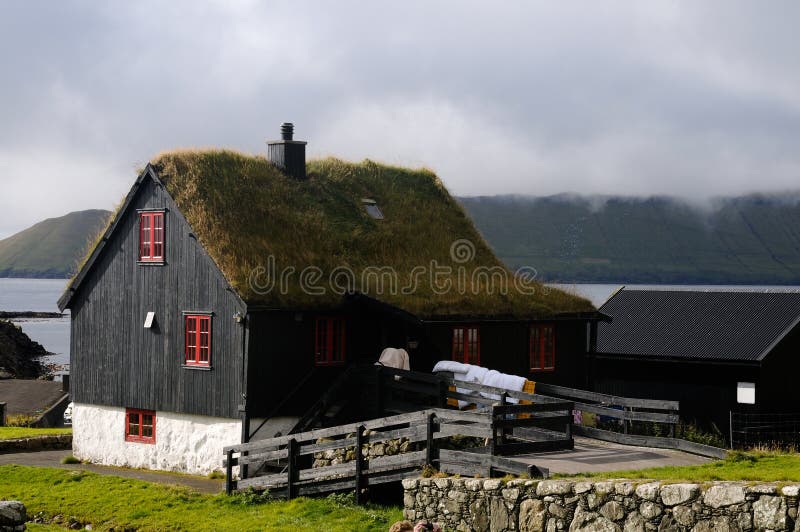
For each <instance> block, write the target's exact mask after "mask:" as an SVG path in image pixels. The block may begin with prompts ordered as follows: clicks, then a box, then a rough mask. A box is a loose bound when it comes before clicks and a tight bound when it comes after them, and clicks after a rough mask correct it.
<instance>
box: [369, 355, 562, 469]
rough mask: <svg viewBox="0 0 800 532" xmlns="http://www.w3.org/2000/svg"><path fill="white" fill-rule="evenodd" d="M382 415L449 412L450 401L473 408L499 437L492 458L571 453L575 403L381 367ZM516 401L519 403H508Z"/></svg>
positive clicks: (379, 382) (379, 372)
mask: <svg viewBox="0 0 800 532" xmlns="http://www.w3.org/2000/svg"><path fill="white" fill-rule="evenodd" d="M377 386H378V391H377V403H378V405H379V409H380V410H379V411H380V412H381V413H384V412H387V413H388V412H404V411H411V410H413V409H418V408H420V406H419V405H420V403H425V404H428V405H435V406H437V407H439V408H446V407H447V405H448V399H451V400H455V401H463V402H466V403H470V404H474V405H475V410H474V411H476V412H482V413H490V414H491V415H492V420H493V421H492V427H493V428H494V429H496V433H497V438H496V439H495V440H494V441H493V443H492V454H495V455H510V454H522V453H534V452H546V451H556V450H565V449H572V448H573V446H574V442H573V439H572V430H571V429H572V409H573V408H574V403H573V402H571V401H567V400H563V399H555V398H552V397H545V396H542V395H539V394H529V393H526V392H520V391H514V390H507V389H505V388H496V387H493V386H486V385H483V384H478V383H474V382H462V381H456V380H454V379H453V378H452V377H451V376H449V374H446V373H444V372H442V373H439V374H435V375H434V374H428V373H419V372H414V371H404V370H399V369H394V368H387V367H381V368H379V369H378V378H377ZM509 399H515V400H517V401H518V402H519V404H510V402H509Z"/></svg>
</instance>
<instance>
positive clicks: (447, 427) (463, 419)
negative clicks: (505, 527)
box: [223, 405, 548, 499]
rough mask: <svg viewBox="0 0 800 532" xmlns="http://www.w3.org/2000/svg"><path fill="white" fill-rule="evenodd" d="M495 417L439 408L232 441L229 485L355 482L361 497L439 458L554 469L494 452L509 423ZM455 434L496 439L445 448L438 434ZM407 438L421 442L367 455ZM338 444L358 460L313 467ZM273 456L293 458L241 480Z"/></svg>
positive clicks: (456, 467) (295, 491)
mask: <svg viewBox="0 0 800 532" xmlns="http://www.w3.org/2000/svg"><path fill="white" fill-rule="evenodd" d="M523 406H531V405H523ZM506 408H508V407H506ZM520 411H526V410H525V409H522V410H520ZM509 414H510V415H515V413H509V412H507V411H505V410H502V411H498V414H497V415H498V416H501V415H509ZM494 419H495V414H494V413H491V414H490V413H473V412H460V411H457V410H446V409H439V408H434V409H425V410H420V411H417V412H412V413H407V414H400V415H396V416H388V417H383V418H379V419H373V420H369V421H364V422H360V423H351V424H347V425H341V426H338V427H330V428H324V429H317V430H311V431H307V432H302V433H298V434H291V435H287V436H280V437H277V438H270V439H266V440H259V441H255V442H251V443H245V444H241V445H233V446H230V447H226V448H225V449H224V452H225V460H224V461H223V466H224V467H225V470H226V481H225V489H226V492H227V493H231V492H233V491H234V490H245V489H248V488H253V489H257V490H265V489H266V490H269V491H270V494H272V495H274V496H278V497H280V496H283V497H287V498H292V497H295V496H298V495H313V494H319V493H326V492H332V491H340V490H349V489H353V490H355V493H356V498H357V499H360V497H361V493H362V491H363V489H364V488H366V487H368V486H370V485H376V484H382V483H386V482H394V481H397V480H400V479H402V478H405V477H407V476H409V475H412V474H416V472H417V470H418V469H420V468H421V467H423V466H424V465H426V464H430V465H432V466H434V467H435V466H436V465H437V464H438V466H439V468H440V469H441V470H443V471H445V472H453V473H458V472H463V468H464V465H465V464H468V465H470V464H471V466H470V468H469V470H470V472H471V474H472V475H474V474H484V475H486V476H490V475H492V474H494V473H496V472H504V473H511V474H527V475H530V476H531V477H542V476H547V475H548V471H547V470H546V469H543V468H538V467H536V466H533V465H527V464H523V463H521V462H514V461H512V460H508V459H502V458H500V457H497V456H492V453H491V450H492V449H493V448H494V447H493V445H492V444H493V443H494V442H498V441H501V434H500V431H502V429H503V427H504V426H503V424H502V423H500V424H497V423H494V422H493V420H494ZM453 435H462V436H474V437H478V438H484V439H485V440H486V441H488V442H490V445H489V446H487V448H486V449H485V451H487V453H484V454H479V453H474V452H467V451H459V450H448V449H441V450H440V449H439V445H438V444H437V442H438V441H439V440H443V439H445V438H448V437H450V436H453ZM401 438H402V439H404V440H405V441H408V442H409V443H413V444H415V445H414V447H415V448H416V450H413V451H409V452H405V453H400V454H396V455H393V456H377V457H375V456H372V457H370V458H369V459H367V458H366V457H365V455H364V447H365V445H367V444H375V443H381V442H384V443H385V442H387V441H388V440H398V439H401ZM334 449H339V450H342V451H343V453H342V454H343V455H344V454H346V452H347V451H352V452H353V458H352V460H351V461H347V462H344V463H340V464H335V465H328V466H323V467H316V468H315V467H312V465H311V464H312V462H313V460H312V458H313V455H314V453H319V452H324V451H328V450H334ZM268 460H269V461H281V462H282V463H283V464H285V467H284V471H283V472H281V473H277V474H266V475H261V476H255V477H252V478H241V479H239V480H236V479H235V478H234V469H233V468H234V467H236V466H239V468H240V471H242V472H244V471H245V470H246V468H244V467H243V466H247V465H249V464H256V463H261V462H264V461H268Z"/></svg>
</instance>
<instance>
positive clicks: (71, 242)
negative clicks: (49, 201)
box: [0, 209, 111, 278]
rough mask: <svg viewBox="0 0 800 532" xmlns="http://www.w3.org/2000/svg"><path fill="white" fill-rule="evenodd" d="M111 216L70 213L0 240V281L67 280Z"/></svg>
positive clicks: (83, 212)
mask: <svg viewBox="0 0 800 532" xmlns="http://www.w3.org/2000/svg"><path fill="white" fill-rule="evenodd" d="M110 214H111V213H110V212H109V211H103V210H99V209H93V210H88V211H78V212H71V213H69V214H67V215H65V216H61V217H60V218H48V219H47V220H44V221H42V222H39V223H37V224H36V225H33V226H31V227H29V228H27V229H25V230H24V231H20V232H19V233H17V234H15V235H12V236H10V237H8V238H6V239H4V240H0V277H40V278H41V277H45V278H60V277H70V276H71V275H72V274H73V273H75V267H76V266H77V264H78V261H79V260H80V259H81V258H82V257H83V255H84V254H85V253H86V249H87V247H88V246H89V244H90V243H91V241H92V239H93V238H94V235H96V234H97V233H98V232H99V231H100V229H102V228H103V226H104V225H105V223H106V221H107V220H108V217H109V215H110Z"/></svg>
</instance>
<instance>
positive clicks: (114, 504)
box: [0, 465, 402, 532]
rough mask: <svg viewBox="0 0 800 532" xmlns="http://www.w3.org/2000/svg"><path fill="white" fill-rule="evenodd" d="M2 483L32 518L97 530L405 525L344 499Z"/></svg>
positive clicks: (69, 477) (24, 473)
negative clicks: (60, 519) (59, 519)
mask: <svg viewBox="0 0 800 532" xmlns="http://www.w3.org/2000/svg"><path fill="white" fill-rule="evenodd" d="M0 479H2V482H0V500H8V499H14V500H19V501H22V502H23V503H24V504H25V506H26V507H27V510H28V515H29V516H34V515H36V514H37V513H38V512H44V513H45V514H46V515H47V516H50V517H53V516H55V515H62V516H66V517H70V516H73V517H75V518H76V519H77V520H79V521H81V522H82V523H91V524H92V525H93V526H94V529H95V530H107V529H109V528H116V529H122V528H125V527H130V528H136V529H139V530H198V531H202V530H220V531H222V530H236V531H240V530H242V531H244V530H286V531H295V530H309V531H317V530H324V531H326V532H333V531H337V530H341V531H351V530H364V531H369V530H375V531H378V530H380V531H385V530H387V529H388V528H389V526H390V525H391V524H392V523H393V522H395V521H399V520H400V519H402V511H401V509H400V508H399V507H389V508H386V507H380V506H353V505H351V504H349V503H348V502H347V501H346V500H344V499H343V498H341V497H339V498H336V497H329V498H323V499H306V498H299V499H294V500H291V501H268V502H260V501H259V500H258V497H254V496H252V495H248V494H244V495H237V496H233V497H228V496H226V495H224V494H220V495H206V494H201V493H197V492H194V491H192V490H190V489H188V488H183V487H177V486H176V487H172V486H163V485H160V484H152V483H150V482H143V481H140V480H133V479H124V478H119V477H113V476H101V475H97V474H94V473H89V472H85V471H65V470H60V469H50V468H38V467H24V466H16V465H9V466H0ZM51 528H52V527H35V528H31V530H37V529H38V530H50V529H51Z"/></svg>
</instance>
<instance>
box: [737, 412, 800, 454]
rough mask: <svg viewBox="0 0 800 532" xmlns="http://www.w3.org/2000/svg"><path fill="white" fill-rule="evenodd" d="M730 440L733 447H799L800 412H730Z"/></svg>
mask: <svg viewBox="0 0 800 532" xmlns="http://www.w3.org/2000/svg"><path fill="white" fill-rule="evenodd" d="M730 423H731V427H730V440H731V447H733V448H734V449H749V448H752V447H778V448H789V447H792V448H795V449H797V448H800V413H789V414H744V413H738V412H731V414H730Z"/></svg>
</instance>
